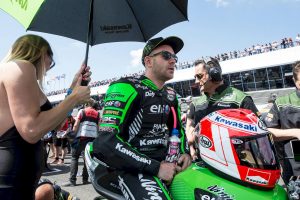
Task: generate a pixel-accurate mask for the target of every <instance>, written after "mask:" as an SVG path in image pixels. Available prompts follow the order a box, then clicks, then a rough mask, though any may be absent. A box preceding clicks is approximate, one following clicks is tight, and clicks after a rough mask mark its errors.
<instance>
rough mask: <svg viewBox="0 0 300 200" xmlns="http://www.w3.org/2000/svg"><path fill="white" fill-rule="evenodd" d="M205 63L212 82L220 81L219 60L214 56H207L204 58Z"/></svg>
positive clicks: (220, 69)
mask: <svg viewBox="0 0 300 200" xmlns="http://www.w3.org/2000/svg"><path fill="white" fill-rule="evenodd" d="M205 63H206V68H207V70H208V75H209V78H210V80H212V81H213V82H219V81H222V80H223V78H222V68H221V66H220V64H219V61H218V60H216V59H215V58H212V57H208V58H207V59H205Z"/></svg>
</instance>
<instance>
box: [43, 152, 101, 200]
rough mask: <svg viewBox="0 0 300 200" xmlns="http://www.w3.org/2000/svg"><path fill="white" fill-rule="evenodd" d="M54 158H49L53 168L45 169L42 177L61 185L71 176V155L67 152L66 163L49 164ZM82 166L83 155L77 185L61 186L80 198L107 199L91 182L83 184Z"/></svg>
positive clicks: (85, 199) (90, 199)
mask: <svg viewBox="0 0 300 200" xmlns="http://www.w3.org/2000/svg"><path fill="white" fill-rule="evenodd" d="M52 160H53V159H51V158H48V166H49V168H50V169H51V170H46V169H45V171H44V173H43V174H42V178H47V179H49V180H50V181H52V182H56V184H57V185H59V186H61V185H62V184H63V183H66V182H67V181H68V180H69V177H70V164H71V155H70V154H67V156H66V158H65V163H64V165H53V164H49V162H51V161H52ZM82 167H83V159H82V157H80V158H79V166H78V174H77V181H76V184H77V185H76V186H73V187H63V186H61V188H62V189H64V190H66V191H68V192H70V193H71V194H72V196H76V197H78V198H79V199H80V200H94V199H95V198H96V197H98V198H97V199H105V198H103V197H101V196H100V195H99V194H98V193H97V192H96V190H95V189H94V188H93V185H92V184H91V183H89V184H86V185H83V184H82V177H81V176H80V174H81V172H82Z"/></svg>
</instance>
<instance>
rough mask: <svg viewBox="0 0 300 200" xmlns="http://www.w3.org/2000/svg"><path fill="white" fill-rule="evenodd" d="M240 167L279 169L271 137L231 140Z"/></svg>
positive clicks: (267, 135)
mask: <svg viewBox="0 0 300 200" xmlns="http://www.w3.org/2000/svg"><path fill="white" fill-rule="evenodd" d="M231 143H232V144H233V146H234V147H235V150H236V153H237V156H238V158H239V160H240V165H242V166H247V167H252V168H257V169H279V163H278V160H277V158H276V155H275V149H274V145H273V144H272V143H271V139H270V135H269V134H263V135H259V136H255V137H238V138H231Z"/></svg>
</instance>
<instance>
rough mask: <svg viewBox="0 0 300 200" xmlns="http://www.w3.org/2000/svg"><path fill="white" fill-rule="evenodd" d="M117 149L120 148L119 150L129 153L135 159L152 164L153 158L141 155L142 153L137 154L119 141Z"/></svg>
mask: <svg viewBox="0 0 300 200" xmlns="http://www.w3.org/2000/svg"><path fill="white" fill-rule="evenodd" d="M115 149H116V150H118V151H119V152H121V153H123V154H125V155H128V156H130V157H132V158H133V159H135V160H136V161H138V162H141V163H146V164H148V165H150V164H151V160H150V159H147V158H144V157H141V156H140V155H137V154H136V153H135V152H133V151H131V150H129V149H126V148H125V147H123V144H120V143H117V145H116V147H115Z"/></svg>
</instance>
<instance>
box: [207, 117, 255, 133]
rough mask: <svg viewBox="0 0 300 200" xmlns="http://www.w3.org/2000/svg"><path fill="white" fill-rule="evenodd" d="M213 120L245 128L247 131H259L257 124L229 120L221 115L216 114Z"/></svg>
mask: <svg viewBox="0 0 300 200" xmlns="http://www.w3.org/2000/svg"><path fill="white" fill-rule="evenodd" d="M213 121H215V122H218V123H221V124H224V125H227V126H231V127H234V128H239V129H243V130H246V131H251V132H255V133H256V132H257V127H256V126H255V125H252V124H247V123H242V122H240V121H234V120H229V119H226V118H224V117H222V116H220V115H217V116H215V117H214V119H213Z"/></svg>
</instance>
